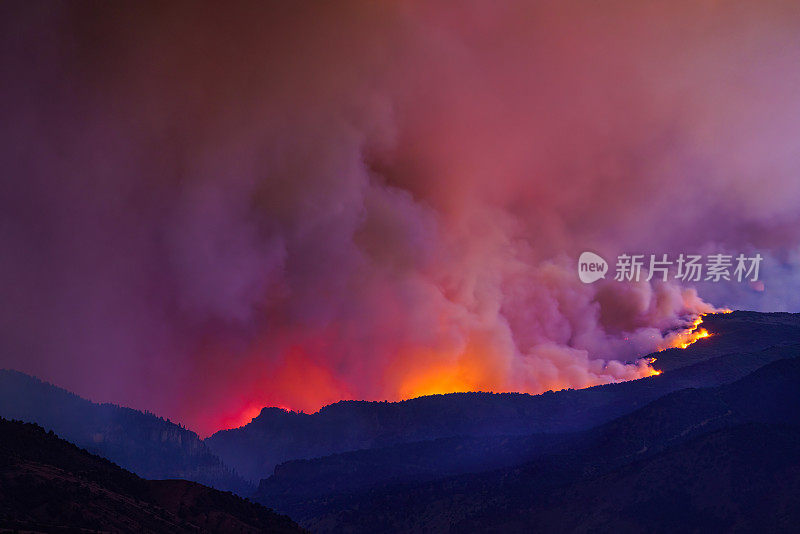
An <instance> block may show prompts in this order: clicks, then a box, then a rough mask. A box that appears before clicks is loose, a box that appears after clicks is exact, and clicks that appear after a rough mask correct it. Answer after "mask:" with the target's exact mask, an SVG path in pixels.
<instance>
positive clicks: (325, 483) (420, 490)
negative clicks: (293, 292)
mask: <svg viewBox="0 0 800 534" xmlns="http://www.w3.org/2000/svg"><path fill="white" fill-rule="evenodd" d="M703 327H704V328H706V329H707V330H708V331H709V332H710V333H711V336H710V337H708V338H705V339H701V340H700V341H698V342H696V343H694V344H692V345H691V346H689V347H688V348H686V349H669V350H665V351H663V352H659V353H656V354H653V355H652V356H654V357H656V358H657V361H656V362H655V367H657V368H659V369H662V370H664V373H662V374H661V375H658V376H651V377H648V378H643V379H640V380H635V381H630V382H622V383H618V384H607V385H604V386H597V387H593V388H588V389H583V390H565V391H559V392H548V393H545V394H542V395H527V394H518V393H504V394H492V393H454V394H448V395H433V396H428V397H421V398H418V399H412V400H407V401H402V402H363V401H342V402H338V403H335V404H333V405H330V406H327V407H325V408H323V409H321V410H320V411H319V412H317V413H315V414H303V413H294V412H286V411H284V410H280V409H278V408H265V409H263V410H262V412H261V414H260V415H259V416H258V417H257V418H255V419H254V420H253V421H252V422H251V423H249V424H248V425H245V426H244V427H241V428H238V429H232V430H225V431H221V432H217V433H216V434H214V435H213V436H211V437H209V438H207V439H206V440H200V439H199V438H198V437H197V435H196V434H195V433H193V432H191V431H189V430H186V429H184V428H182V427H180V426H178V425H175V424H173V423H171V422H169V421H166V420H164V419H162V418H159V417H156V416H154V415H151V414H147V413H142V412H139V411H136V410H132V409H128V408H121V407H118V406H113V405H108V404H104V405H99V404H95V403H92V402H89V401H87V400H84V399H81V398H79V397H77V396H76V395H73V394H71V393H69V392H67V391H65V390H63V389H60V388H57V387H55V386H51V385H49V384H46V383H43V382H41V381H39V380H37V379H35V378H32V377H30V376H27V375H24V374H22V373H18V372H14V371H1V372H0V416H3V417H6V418H13V419H20V420H24V421H31V422H36V423H38V424H40V425H42V426H43V427H45V428H46V429H48V430H53V431H54V432H56V433H57V434H58V435H59V436H61V437H63V438H64V439H67V440H69V441H71V442H73V443H75V444H77V445H79V446H80V447H84V448H86V449H87V450H89V451H91V452H94V453H96V454H99V455H101V456H103V457H105V458H108V459H110V460H112V461H113V462H116V463H117V464H119V465H121V466H123V467H125V468H126V469H129V470H131V471H133V472H135V473H137V474H138V475H140V476H143V477H147V478H186V479H189V480H193V481H197V482H201V483H204V484H208V485H210V486H213V487H216V488H219V489H229V490H233V491H236V492H238V493H239V494H241V495H255V498H256V499H257V500H258V501H259V502H261V503H263V504H265V505H267V506H270V507H274V508H276V509H278V510H279V511H280V512H283V513H288V514H289V515H290V516H291V517H293V518H294V519H296V520H298V521H300V522H301V524H303V525H304V526H307V527H309V528H311V529H312V530H313V531H315V532H317V531H318V532H336V531H348V532H354V533H355V532H376V531H382V532H403V531H409V530H411V531H442V530H444V531H447V530H450V531H452V532H473V531H498V532H506V531H508V532H513V531H520V530H523V531H524V530H525V529H526V525H530V524H536V525H539V526H541V527H542V529H543V530H564V531H569V530H606V531H607V530H615V529H623V530H633V531H685V530H700V529H708V528H711V529H713V530H719V529H723V530H725V529H732V530H735V529H737V528H738V529H744V530H748V529H751V528H754V525H755V526H760V525H766V526H768V527H770V528H773V529H775V530H778V531H780V530H783V529H784V527H785V525H795V524H796V521H800V517H796V516H797V513H795V511H796V510H800V502H798V500H799V499H800V497H796V496H800V467H798V466H800V458H798V455H797V450H796V449H797V446H796V445H797V443H798V439H800V431H798V428H797V425H798V413H800V410H798V408H800V399H799V398H798V392H800V388H797V385H796V384H797V383H798V381H800V361H798V360H795V359H794V358H796V356H797V355H798V354H800V314H788V313H754V312H733V313H729V314H721V315H710V316H706V317H705V318H704V321H703ZM757 447H764V450H765V451H772V452H773V454H772V455H769V454H764V453H760V452H758V450H757ZM754 448H756V449H754ZM710 454H715V455H717V458H718V463H716V464H715V463H714V462H715V461H714V460H713V458H711V457H710V456H709V455H710ZM748 455H750V456H752V462H749V463H748V461H745V458H747V457H748ZM770 462H773V463H770ZM774 462H784V467H786V468H784V469H782V470H781V469H778V467H777V464H775V465H773V464H774ZM237 473H238V474H237ZM239 475H241V477H240V476H239ZM698 477H705V478H704V479H703V480H701V479H700V478H698ZM726 477H727V478H726ZM764 477H767V478H764ZM769 477H771V478H769ZM259 480H260V481H261V482H260V485H259V488H258V491H257V492H256V493H255V494H254V493H253V492H254V490H255V482H257V481H259ZM769 480H775V481H777V482H776V484H778V485H777V486H775V487H774V488H771V487H770V485H769V484H770V483H769ZM671 481H675V483H674V484H671V483H665V482H671ZM704 481H705V482H704ZM742 481H749V482H748V483H747V484H744V483H743V482H742ZM706 482H707V485H708V488H712V489H710V490H709V491H710V494H709V491H706V490H705V489H704V488H706V486H704V485H703V484H705V483H706ZM743 484H744V485H743ZM748 484H749V485H748ZM751 486H752V488H754V489H753V490H752V491H751V489H749V488H750V487H751ZM606 487H608V488H614V489H613V490H609V491H605V490H604V488H606ZM631 488H639V489H638V490H633V489H631ZM632 492H633V493H632ZM753 492H755V493H753ZM759 492H760V494H761V496H762V497H763V498H761V500H760V501H758V503H756V504H755V505H752V506H751V505H749V504H748V503H747V502H746V500H745V499H747V498H750V496H751V494H752V496H754V498H756V497H758V494H759ZM597 494H603V495H607V496H608V499H604V500H602V502H600V501H598V500H597V499H595V500H592V499H591V496H592V495H597ZM709 495H711V496H709ZM712 497H713V498H712ZM576 499H585V500H586V501H587V502H592V503H593V505H592V506H594V507H595V508H593V509H592V510H591V513H589V512H588V511H587V513H581V510H578V509H576V506H579V504H576V502H577V501H576ZM704 499H705V500H704ZM765 499H766V500H765ZM708 506H711V507H712V508H713V509H711V510H709V509H707V507H708ZM748 506H749V507H748ZM714 507H716V508H714ZM726 507H727V508H726ZM720 510H722V511H720ZM724 510H728V511H729V512H730V513H729V514H728V515H727V516H726V515H725V513H723V512H724ZM675 518H683V519H682V521H683V522H680V521H678V522H677V523H676V522H675V521H676V520H675ZM582 521H583V522H582ZM626 521H627V523H626ZM709 521H710V523H709ZM792 521H795V522H794V523H792ZM561 527H563V528H561Z"/></svg>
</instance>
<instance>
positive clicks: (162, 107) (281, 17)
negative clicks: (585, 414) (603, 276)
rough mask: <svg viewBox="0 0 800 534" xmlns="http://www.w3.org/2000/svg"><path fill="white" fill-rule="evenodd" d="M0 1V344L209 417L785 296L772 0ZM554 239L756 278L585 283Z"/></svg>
mask: <svg viewBox="0 0 800 534" xmlns="http://www.w3.org/2000/svg"><path fill="white" fill-rule="evenodd" d="M0 9H2V11H3V13H2V17H0V20H1V21H2V22H0V25H2V33H1V34H0V69H1V70H2V76H1V78H2V81H0V88H1V89H0V91H1V92H0V98H1V99H2V100H1V102H2V103H0V109H1V110H2V116H3V120H2V121H0V136H1V137H0V140H1V141H2V144H0V164H2V167H0V168H2V196H1V197H0V207H1V208H2V211H1V212H0V291H1V292H2V299H3V306H2V311H1V312H0V366H2V367H9V368H15V369H19V370H22V371H25V372H29V373H32V374H35V375H37V376H39V377H41V378H43V379H46V380H49V381H51V382H53V383H56V384H58V385H61V386H63V387H66V388H68V389H70V390H73V391H75V392H77V393H79V394H81V395H84V396H87V397H89V398H91V399H94V400H99V401H112V402H117V403H120V404H125V405H129V406H132V407H135V408H141V409H145V408H146V409H150V410H152V411H154V412H156V413H158V414H160V415H164V416H167V417H170V418H172V419H173V420H177V421H181V422H183V423H185V424H188V425H189V426H190V427H191V428H193V429H196V430H198V431H200V432H201V433H208V432H210V431H213V430H216V429H218V428H221V427H223V426H228V425H232V424H240V423H241V422H243V420H246V417H247V416H248V414H249V415H250V416H252V414H253V411H254V410H255V411H256V413H257V409H258V408H260V407H261V406H264V405H279V406H286V407H289V408H293V409H304V410H316V409H317V408H319V407H320V406H322V405H324V404H327V403H330V402H334V401H336V400H339V399H343V398H356V399H390V400H396V399H400V398H406V397H409V396H415V395H420V394H426V393H435V392H445V391H459V390H467V389H469V390H492V391H509V390H513V391H527V392H531V393H538V392H541V391H546V390H548V389H559V388H563V387H585V386H589V385H594V384H599V383H605V382H611V381H617V380H627V379H632V378H637V377H640V376H646V375H647V374H649V372H650V368H649V367H648V366H647V364H646V362H642V361H636V360H637V358H638V357H639V356H642V355H644V354H647V353H648V352H650V351H651V350H654V349H655V348H656V347H658V346H659V344H660V343H662V342H663V336H664V335H665V333H666V332H668V331H670V330H671V329H674V328H677V327H680V326H681V325H682V324H684V321H685V320H686V319H687V317H690V316H692V315H693V314H696V313H702V312H708V311H711V310H713V309H714V308H715V307H730V308H746V309H758V310H767V311H772V310H790V311H797V310H798V309H800V297H799V296H798V293H797V291H796V288H797V287H798V282H800V241H799V240H798V237H799V234H800V225H799V224H798V223H799V222H800V221H799V220H798V219H800V211H798V206H800V173H799V172H798V171H800V150H799V149H798V140H799V139H800V126H798V117H800V98H799V97H798V96H797V95H800V41H798V40H797V38H796V36H797V35H798V31H800V8H798V6H797V4H796V2H790V1H786V2H770V1H768V2H758V3H755V2H724V1H723V2H720V1H714V2H712V1H691V2H690V1H680V0H679V1H655V2H646V3H645V2H632V1H608V2H582V1H574V2H555V1H553V2H549V1H544V2H524V1H521V0H511V1H508V2H494V1H493V2H489V1H486V2H479V1H466V2H457V3H456V2H366V1H364V2H348V1H342V2H307V1H299V2H258V3H248V2H225V3H196V2H192V3H182V2H175V3H172V2H171V3H140V2H129V3H123V2H120V3H99V2H75V3H56V2H7V3H4V4H3V6H2V8H0ZM584 250H591V251H595V252H597V253H599V254H601V255H603V256H604V257H606V258H607V259H611V258H614V257H616V256H617V255H618V254H620V253H623V252H626V253H642V254H650V253H656V254H662V253H668V254H678V253H681V252H683V253H700V254H710V253H729V254H738V253H745V254H753V253H755V252H760V253H761V254H762V255H763V256H764V257H765V260H764V263H763V265H762V270H761V276H760V278H761V280H762V281H763V286H760V285H752V284H746V283H737V282H721V283H710V282H709V283H701V284H696V285H694V286H692V285H691V284H687V285H680V284H678V283H677V282H675V281H671V282H668V283H652V284H651V283H645V282H640V283H620V282H614V281H612V280H607V281H603V282H598V283H596V284H593V285H584V284H581V283H580V281H579V280H578V278H577V275H576V270H575V264H576V261H577V257H578V255H579V254H580V253H581V252H583V251H584ZM243 417H244V418H245V419H243Z"/></svg>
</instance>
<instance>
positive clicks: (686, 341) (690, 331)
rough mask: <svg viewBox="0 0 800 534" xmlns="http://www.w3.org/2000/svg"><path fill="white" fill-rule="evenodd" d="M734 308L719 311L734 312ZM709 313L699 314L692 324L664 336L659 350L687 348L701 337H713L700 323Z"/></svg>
mask: <svg viewBox="0 0 800 534" xmlns="http://www.w3.org/2000/svg"><path fill="white" fill-rule="evenodd" d="M732 312H733V310H727V309H726V310H721V311H719V312H717V313H732ZM706 315H708V314H701V315H698V316H697V317H696V318H695V319H694V321H692V324H691V325H690V326H688V327H686V328H684V329H683V330H681V331H679V332H673V333H672V334H669V335H668V336H667V337H665V338H664V341H663V342H662V343H661V344H660V345H659V347H658V350H659V351H662V350H666V349H673V348H678V349H685V348H687V347H688V346H689V345H691V344H693V343H696V342H697V341H699V340H701V339H705V338H707V337H711V336H712V334H711V332H709V331H708V330H706V329H705V328H702V327H701V326H700V325H701V324H703V317H705V316H706Z"/></svg>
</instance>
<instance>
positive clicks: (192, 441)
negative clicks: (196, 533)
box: [0, 370, 252, 495]
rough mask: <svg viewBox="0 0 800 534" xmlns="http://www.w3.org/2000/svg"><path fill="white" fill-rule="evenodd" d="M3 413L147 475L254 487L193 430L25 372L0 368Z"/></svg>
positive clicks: (240, 490)
mask: <svg viewBox="0 0 800 534" xmlns="http://www.w3.org/2000/svg"><path fill="white" fill-rule="evenodd" d="M0 416H2V417H5V418H6V419H18V420H21V421H27V422H32V423H37V424H39V425H41V426H43V427H45V428H46V429H48V430H53V431H54V432H55V433H57V434H58V435H59V436H62V437H64V439H67V440H69V441H71V442H73V443H75V444H77V445H79V446H81V447H83V448H85V449H87V450H89V451H91V452H93V453H96V454H99V455H100V456H103V457H105V458H108V459H109V460H111V461H113V462H115V463H117V464H119V465H121V466H122V467H124V468H125V469H128V470H130V471H133V472H134V473H136V474H138V475H140V476H142V477H145V478H184V479H188V480H193V481H195V482H200V483H202V484H206V485H209V486H213V487H215V488H218V489H222V490H230V491H235V492H237V493H240V494H242V495H249V494H250V493H251V492H252V486H251V485H249V484H248V483H246V482H245V481H244V480H242V479H241V478H240V477H239V476H238V475H236V474H235V473H234V472H233V471H232V470H231V469H230V468H228V467H227V466H225V465H224V464H223V463H222V461H221V460H220V459H219V458H218V457H217V456H215V455H214V454H213V453H212V452H211V451H209V450H208V447H207V446H206V445H205V444H204V443H203V442H202V440H200V439H199V438H198V436H197V434H195V433H194V432H192V431H190V430H187V429H185V428H183V427H181V426H178V425H176V424H174V423H171V422H170V421H167V420H165V419H162V418H160V417H156V416H155V415H153V414H150V413H144V412H140V411H138V410H132V409H130V408H123V407H120V406H115V405H112V404H96V403H93V402H90V401H88V400H86V399H83V398H81V397H78V396H77V395H75V394H73V393H70V392H68V391H66V390H64V389H61V388H58V387H56V386H53V385H50V384H48V383H46V382H42V381H41V380H38V379H36V378H33V377H31V376H28V375H26V374H23V373H19V372H16V371H9V370H0Z"/></svg>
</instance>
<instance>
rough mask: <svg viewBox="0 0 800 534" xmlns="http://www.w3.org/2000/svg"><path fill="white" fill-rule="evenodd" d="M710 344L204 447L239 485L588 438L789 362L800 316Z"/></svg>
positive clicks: (291, 416) (282, 418)
mask: <svg viewBox="0 0 800 534" xmlns="http://www.w3.org/2000/svg"><path fill="white" fill-rule="evenodd" d="M703 327H704V328H707V329H708V330H709V331H710V332H711V334H712V335H711V337H709V338H706V339H703V340H701V341H698V342H697V343H694V344H693V345H691V346H690V347H688V348H687V349H669V350H666V351H663V352H659V353H655V354H653V355H652V356H654V357H656V358H657V361H656V363H655V367H657V368H659V369H664V370H665V372H664V373H663V374H661V375H659V376H652V377H649V378H643V379H640V380H634V381H630V382H622V383H618V384H607V385H603V386H596V387H592V388H587V389H582V390H565V391H559V392H555V393H553V392H549V393H545V394H543V395H526V394H517V393H503V394H492V393H453V394H448V395H433V396H428V397H421V398H418V399H412V400H407V401H402V402H364V401H342V402H337V403H336V404H332V405H330V406H326V407H325V408H323V409H321V410H320V411H319V412H317V413H315V414H303V413H295V412H286V411H284V410H281V409H278V408H266V409H264V410H262V412H261V414H260V415H259V416H258V417H257V418H255V419H254V420H253V421H252V422H251V423H249V424H247V425H245V426H244V427H241V428H238V429H233V430H223V431H220V432H217V433H216V434H214V435H213V436H211V437H209V438H206V440H205V441H206V443H207V444H208V446H209V448H210V449H211V450H212V451H213V452H215V453H216V454H217V455H219V456H220V457H221V458H222V459H223V461H225V462H226V463H227V464H228V465H230V466H232V467H233V468H234V469H236V471H237V472H238V473H239V474H241V475H242V476H243V477H245V478H247V479H249V480H258V479H260V478H265V477H267V476H269V475H270V474H272V472H273V470H274V469H275V466H276V465H278V464H280V463H282V462H286V461H289V460H293V459H303V458H315V457H319V456H326V455H329V454H334V453H340V452H345V451H351V450H357V449H370V448H376V447H387V446H393V445H399V444H403V443H411V442H422V441H429V440H434V439H438V438H455V437H485V436H524V435H529V434H536V433H547V434H552V433H563V432H574V431H580V430H585V429H588V428H591V427H593V426H596V425H598V424H602V423H605V422H607V421H610V420H612V419H614V418H616V417H619V416H621V415H624V414H627V413H630V412H632V411H634V410H636V409H638V408H640V407H642V406H644V405H645V404H647V403H649V402H651V401H653V400H655V399H657V398H659V397H661V396H663V395H666V394H668V393H671V392H673V391H677V390H680V389H684V388H699V387H710V386H717V385H721V384H726V383H729V382H733V381H734V380H737V379H739V378H742V377H744V376H745V375H747V374H748V373H750V372H752V371H755V370H756V369H758V368H759V367H761V366H763V365H765V364H767V363H769V362H772V361H775V360H779V359H781V358H786V357H790V356H792V355H794V354H795V353H796V350H797V348H798V346H800V314H789V313H755V312H734V313H728V314H719V315H709V316H706V317H705V318H704V322H703Z"/></svg>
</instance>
